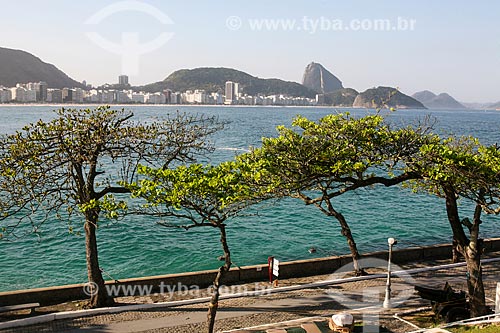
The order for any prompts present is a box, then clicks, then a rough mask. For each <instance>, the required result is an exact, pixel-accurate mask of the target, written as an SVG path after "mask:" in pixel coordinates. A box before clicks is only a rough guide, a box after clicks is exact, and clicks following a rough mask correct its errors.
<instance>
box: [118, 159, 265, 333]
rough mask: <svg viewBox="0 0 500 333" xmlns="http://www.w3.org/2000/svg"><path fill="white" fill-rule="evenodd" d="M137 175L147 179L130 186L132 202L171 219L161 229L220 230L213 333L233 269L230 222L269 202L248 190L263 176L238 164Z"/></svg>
mask: <svg viewBox="0 0 500 333" xmlns="http://www.w3.org/2000/svg"><path fill="white" fill-rule="evenodd" d="M139 172H140V173H141V174H142V175H145V176H146V178H145V179H142V180H141V181H140V182H139V183H131V184H128V185H126V186H127V188H128V189H130V190H131V191H132V196H133V197H140V198H143V199H145V200H146V201H147V204H145V205H144V208H145V209H146V210H148V211H149V212H150V214H153V215H156V216H162V217H167V218H168V217H171V218H173V219H170V220H167V221H166V222H159V224H161V225H163V226H166V227H177V228H183V229H186V230H189V229H192V228H198V227H210V228H216V229H217V230H218V231H219V234H220V243H221V246H222V250H223V252H224V255H223V257H222V258H223V259H224V265H222V266H221V267H220V268H219V271H218V272H217V275H216V277H215V279H214V283H213V294H212V297H211V300H210V304H209V309H208V315H207V325H208V332H209V333H211V332H213V330H214V324H215V316H216V313H217V309H218V306H219V305H218V302H219V295H220V286H221V285H222V283H223V281H224V278H225V276H226V273H227V272H228V271H229V269H230V268H231V264H232V262H231V252H230V250H229V245H228V241H227V235H226V222H227V221H228V220H229V219H231V218H233V217H235V216H237V215H239V214H240V213H241V212H242V211H243V210H244V209H246V208H247V207H248V206H250V205H251V204H255V203H257V202H259V201H261V200H263V199H264V198H265V197H266V194H265V193H262V196H261V195H260V192H258V191H257V189H255V188H253V187H252V186H251V185H249V184H250V183H251V182H249V181H248V179H253V178H254V177H259V174H258V172H255V169H253V168H251V167H250V166H249V165H247V164H245V163H243V162H240V161H238V162H237V161H229V162H223V163H221V164H219V165H217V166H210V165H208V166H203V165H201V164H192V165H189V166H179V167H177V168H175V169H154V168H151V167H140V168H139ZM184 221H186V222H187V224H186V223H185V222H184Z"/></svg>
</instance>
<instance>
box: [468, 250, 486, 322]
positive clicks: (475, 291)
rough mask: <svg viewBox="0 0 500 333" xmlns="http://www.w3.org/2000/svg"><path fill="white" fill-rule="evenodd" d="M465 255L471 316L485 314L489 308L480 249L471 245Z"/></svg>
mask: <svg viewBox="0 0 500 333" xmlns="http://www.w3.org/2000/svg"><path fill="white" fill-rule="evenodd" d="M471 244H472V243H471ZM464 257H465V261H466V263H467V289H468V292H469V304H470V315H471V317H479V316H484V315H486V314H488V309H487V308H486V298H485V294H484V285H483V272H482V269H481V255H480V251H478V250H477V249H475V250H473V249H471V247H469V248H468V249H467V251H466V254H465V256H464Z"/></svg>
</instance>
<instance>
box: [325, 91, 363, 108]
mask: <svg viewBox="0 0 500 333" xmlns="http://www.w3.org/2000/svg"><path fill="white" fill-rule="evenodd" d="M358 94H359V93H358V92H357V91H356V90H354V89H352V88H344V89H338V90H336V91H334V92H331V93H327V94H324V96H325V104H327V105H332V106H341V107H350V106H352V104H353V103H354V100H355V99H356V96H358Z"/></svg>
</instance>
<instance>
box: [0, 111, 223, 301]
mask: <svg viewBox="0 0 500 333" xmlns="http://www.w3.org/2000/svg"><path fill="white" fill-rule="evenodd" d="M56 116H57V117H56V118H55V119H54V120H52V121H49V122H45V121H42V120H40V121H38V122H36V123H33V124H29V125H27V126H25V127H24V128H23V129H22V130H19V131H17V132H16V133H14V134H11V135H4V136H2V137H1V138H0V172H1V175H2V177H1V180H0V211H1V212H2V215H1V216H0V221H1V226H2V233H3V237H4V238H5V237H9V236H14V235H15V232H16V230H17V229H16V227H18V226H20V225H23V223H24V222H27V221H29V223H31V224H32V226H33V228H34V229H35V230H36V229H37V228H39V226H40V225H41V224H42V223H44V222H45V221H47V220H53V219H54V218H56V217H57V218H61V219H70V217H71V216H73V215H75V214H77V215H79V216H83V217H84V220H85V223H84V229H85V235H86V251H87V270H88V276H89V282H92V283H95V284H96V285H97V286H98V287H99V288H98V289H99V290H98V294H96V295H93V296H92V297H91V306H100V305H105V304H107V303H108V302H109V300H108V298H107V295H105V290H104V280H103V279H102V274H101V271H100V268H99V264H98V255H97V240H96V229H97V227H98V221H99V217H100V215H101V212H106V211H107V212H110V215H111V216H116V209H118V208H125V206H126V203H125V202H124V201H123V200H121V199H120V198H118V197H115V196H116V195H120V194H123V193H128V192H129V190H128V189H127V188H125V187H124V186H121V185H118V184H117V183H118V182H120V181H125V182H132V181H133V180H134V179H136V177H137V167H138V165H139V163H143V164H147V165H152V166H156V167H160V168H166V167H168V166H169V165H170V164H172V163H175V162H176V161H179V162H193V161H194V160H195V157H196V156H197V155H199V154H203V153H205V152H207V151H210V150H211V149H212V148H213V147H212V145H211V143H210V141H208V140H207V136H209V135H210V134H212V133H214V132H215V131H217V130H219V129H220V128H221V127H222V124H220V123H218V121H217V119H216V118H213V117H212V118H207V117H203V116H193V115H188V114H180V113H177V114H175V115H172V116H167V117H165V119H164V120H161V121H146V122H144V123H139V122H136V121H133V120H132V118H133V113H132V112H128V111H125V110H111V109H110V107H108V106H105V107H98V108H96V109H83V110H77V109H64V108H62V109H60V110H58V111H56Z"/></svg>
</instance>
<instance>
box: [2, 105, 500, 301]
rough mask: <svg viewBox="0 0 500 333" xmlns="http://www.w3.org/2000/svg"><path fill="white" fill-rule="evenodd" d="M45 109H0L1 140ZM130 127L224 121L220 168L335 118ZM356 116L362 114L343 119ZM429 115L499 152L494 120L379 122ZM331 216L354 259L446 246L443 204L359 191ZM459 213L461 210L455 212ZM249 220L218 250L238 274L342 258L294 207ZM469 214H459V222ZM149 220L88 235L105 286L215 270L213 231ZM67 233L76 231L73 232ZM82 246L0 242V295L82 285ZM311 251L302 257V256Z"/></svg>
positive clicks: (274, 114)
mask: <svg viewBox="0 0 500 333" xmlns="http://www.w3.org/2000/svg"><path fill="white" fill-rule="evenodd" d="M53 109H54V107H50V106H42V107H40V106H8V107H7V106H2V107H0V119H1V121H0V133H11V132H13V131H15V130H16V129H20V128H21V127H22V126H23V125H25V124H27V123H30V122H34V121H36V120H38V119H40V118H42V119H44V120H48V119H50V118H53V117H54V114H53V112H52V110H53ZM127 109H131V110H133V111H134V113H135V115H136V118H137V120H148V119H152V118H157V117H161V116H162V115H165V114H167V113H172V112H175V111H176V110H180V111H186V112H191V113H196V114H207V115H217V116H218V117H219V119H220V120H224V121H229V122H230V123H229V124H228V125H227V126H226V129H225V130H224V131H222V132H220V133H219V134H217V135H216V136H215V137H214V141H215V145H216V147H217V150H216V151H215V153H214V154H213V155H212V156H211V161H212V162H213V163H216V162H218V161H221V160H225V159H230V158H232V157H233V156H234V155H235V154H236V153H238V152H239V151H241V150H243V149H247V148H248V147H249V146H259V145H260V139H261V137H263V136H274V135H276V131H275V127H276V126H277V125H281V124H284V125H290V122H291V120H292V119H293V117H294V116H296V115H297V114H301V115H304V116H306V117H308V118H310V119H314V120H317V119H319V118H320V117H322V116H324V115H326V114H329V113H334V112H339V111H343V110H339V109H330V108H295V107H293V108H292V107H288V108H283V107H265V108H264V107H194V106H193V107H190V106H182V107H181V106H179V107H174V106H167V107H165V106H161V107H160V106H131V107H127ZM349 111H350V112H351V113H352V114H354V115H359V116H362V115H366V114H368V113H370V112H371V113H372V112H373V111H370V110H357V109H351V110H349ZM427 115H431V116H432V117H433V118H434V119H435V120H436V125H435V128H436V129H437V130H438V131H440V132H441V133H443V134H451V133H454V134H457V135H473V136H476V137H479V138H480V139H481V140H482V142H483V143H495V142H500V112H495V111H482V110H481V111H480V110H470V111H435V110H400V111H397V112H395V113H390V114H389V115H388V117H389V119H390V120H391V121H393V122H394V123H397V124H412V123H415V122H416V121H418V120H419V119H420V120H422V119H424V118H425V117H426V116H427ZM336 207H337V208H338V209H339V210H340V211H341V212H342V213H344V215H345V216H346V218H347V221H348V222H349V223H350V225H351V228H352V230H353V234H354V237H355V239H356V240H357V242H358V245H359V248H360V250H361V251H362V252H367V251H373V250H380V249H385V248H386V242H387V241H386V240H387V237H396V238H397V239H398V240H399V243H398V247H410V246H414V245H423V244H433V243H439V242H448V241H449V240H450V238H451V231H450V228H449V226H448V224H447V220H446V214H445V210H444V202H443V201H442V200H441V199H438V198H434V197H431V196H426V195H415V194H411V193H409V191H408V190H405V189H401V188H399V187H394V188H389V189H386V188H376V189H375V190H374V189H369V190H360V191H358V192H355V193H350V194H349V195H346V196H343V197H341V198H339V200H337V201H336ZM462 208H464V209H465V208H467V205H466V204H464V205H463V206H462ZM256 211H257V212H258V214H251V215H249V216H245V217H240V218H238V219H235V220H233V221H230V222H229V225H230V227H229V228H228V240H229V245H230V247H231V250H232V258H233V262H234V263H235V264H237V265H239V266H242V265H251V264H260V263H265V262H267V257H268V256H270V255H273V256H275V257H277V258H279V259H280V260H282V261H286V260H295V259H307V258H313V257H321V256H327V255H339V254H345V253H347V252H348V248H347V246H346V242H345V240H344V239H343V237H342V236H341V235H340V229H339V227H338V226H337V223H336V222H335V221H334V220H332V219H329V218H327V217H325V216H323V215H322V214H321V213H319V211H318V210H317V209H316V208H314V207H306V206H304V204H302V202H301V201H297V200H294V199H288V200H283V201H281V202H279V203H277V204H276V205H271V204H266V205H264V206H261V207H258V208H257V209H256ZM470 214H471V211H470V210H464V211H463V213H462V215H463V217H465V216H468V215H470ZM499 219H500V217H490V216H487V217H485V218H484V222H485V223H484V224H483V225H482V227H481V228H482V236H483V237H499V236H500V223H499V222H500V220H499ZM154 222H155V220H154V219H151V218H145V217H129V218H127V219H125V220H123V221H120V222H117V223H112V224H105V225H103V226H102V227H101V228H100V229H99V231H98V242H99V251H100V252H99V256H100V264H101V267H102V268H103V269H104V271H105V272H106V273H107V274H109V276H106V278H111V277H112V278H113V279H122V278H128V277H139V276H147V275H158V274H168V273H176V272H185V271H197V270H203V269H211V268H216V267H218V265H220V262H219V261H218V260H217V257H218V256H219V255H221V250H220V245H219V242H218V239H219V237H218V234H217V232H216V230H209V228H207V229H204V228H200V229H198V230H190V231H184V230H177V229H168V228H164V227H160V226H157V225H156V224H155V223H154ZM74 227H75V229H77V230H81V231H83V228H82V225H81V224H79V225H77V224H75V225H74ZM84 245H85V239H84V236H83V235H82V236H78V235H75V234H70V233H68V225H67V223H66V222H61V221H56V220H54V221H51V223H46V224H45V225H44V227H43V230H42V233H41V235H40V237H38V236H28V237H23V238H21V239H17V240H14V241H10V242H5V241H2V242H0V267H1V268H0V269H1V270H0V291H6V290H14V289H24V288H37V287H44V286H53V285H62V284H70V283H83V282H86V281H87V277H86V266H85V247H84ZM310 247H316V248H317V250H318V251H317V252H316V253H314V254H310V253H309V252H308V249H309V248H310Z"/></svg>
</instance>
